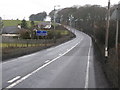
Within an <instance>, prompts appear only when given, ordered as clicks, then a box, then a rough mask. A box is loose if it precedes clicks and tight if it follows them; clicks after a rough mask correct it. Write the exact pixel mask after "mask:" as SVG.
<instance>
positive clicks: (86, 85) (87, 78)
mask: <svg viewBox="0 0 120 90" xmlns="http://www.w3.org/2000/svg"><path fill="white" fill-rule="evenodd" d="M90 50H91V39H90V47H89V51H88V62H87V69H86V78H85V88H88V83H89V68H90Z"/></svg>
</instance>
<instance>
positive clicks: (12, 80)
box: [8, 76, 21, 83]
mask: <svg viewBox="0 0 120 90" xmlns="http://www.w3.org/2000/svg"><path fill="white" fill-rule="evenodd" d="M20 77H21V76H16V77H15V78H13V79H11V80H9V81H8V83H12V82H14V81H15V80H17V79H19V78H20Z"/></svg>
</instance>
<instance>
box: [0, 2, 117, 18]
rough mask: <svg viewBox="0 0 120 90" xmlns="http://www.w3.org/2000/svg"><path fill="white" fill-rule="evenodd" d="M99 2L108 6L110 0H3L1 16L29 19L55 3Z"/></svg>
mask: <svg viewBox="0 0 120 90" xmlns="http://www.w3.org/2000/svg"><path fill="white" fill-rule="evenodd" d="M118 2H119V0H111V5H114V4H117V3H118ZM85 4H91V5H94V4H97V5H101V6H107V4H108V0H1V1H0V17H2V18H3V19H17V18H19V19H23V18H24V17H25V19H28V17H29V16H30V15H31V14H36V13H39V12H43V11H46V12H47V13H49V12H50V11H51V10H53V8H54V5H60V7H57V9H59V8H65V7H70V6H73V5H81V6H83V5H85Z"/></svg>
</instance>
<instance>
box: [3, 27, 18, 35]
mask: <svg viewBox="0 0 120 90" xmlns="http://www.w3.org/2000/svg"><path fill="white" fill-rule="evenodd" d="M19 31H20V29H18V28H17V26H9V27H4V28H3V30H2V33H3V34H6V33H7V34H16V33H18V32H19Z"/></svg>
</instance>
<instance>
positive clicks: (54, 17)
mask: <svg viewBox="0 0 120 90" xmlns="http://www.w3.org/2000/svg"><path fill="white" fill-rule="evenodd" d="M56 7H60V5H55V6H54V16H53V17H54V25H53V26H54V42H56V37H55V23H56V13H57V12H56Z"/></svg>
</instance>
